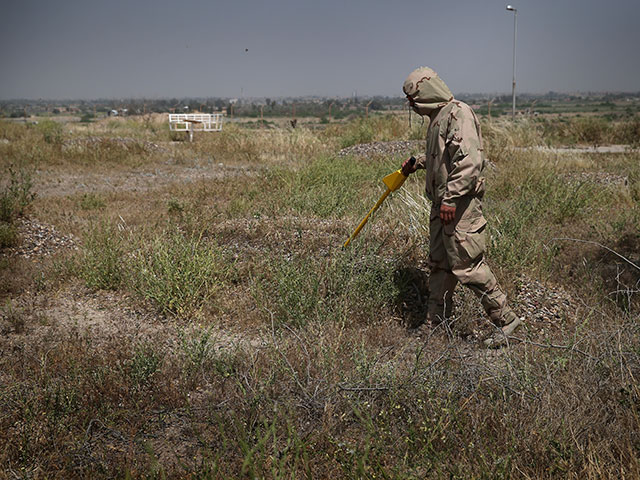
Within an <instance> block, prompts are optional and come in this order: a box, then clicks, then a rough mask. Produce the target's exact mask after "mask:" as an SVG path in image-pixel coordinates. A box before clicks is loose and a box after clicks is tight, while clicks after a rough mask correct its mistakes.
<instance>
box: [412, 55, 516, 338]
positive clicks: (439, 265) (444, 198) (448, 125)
mask: <svg viewBox="0 0 640 480" xmlns="http://www.w3.org/2000/svg"><path fill="white" fill-rule="evenodd" d="M404 91H405V93H406V94H407V95H408V96H411V97H412V99H413V100H414V101H415V105H414V110H416V111H418V112H419V113H423V114H424V113H426V114H428V115H429V116H430V118H431V123H430V125H429V129H428V131H427V145H426V155H425V157H422V158H421V159H419V160H418V165H417V167H418V168H423V169H426V171H427V172H426V173H427V175H426V177H427V180H426V195H427V197H428V198H429V199H430V200H431V202H432V206H431V216H430V235H429V243H430V254H429V260H430V264H431V274H430V278H429V316H430V317H431V318H432V319H434V320H436V319H437V318H438V317H439V318H440V319H441V318H444V317H448V316H450V314H451V307H452V297H453V291H454V289H455V287H456V285H457V283H458V282H460V283H462V284H463V285H465V286H467V287H469V288H470V289H471V290H472V291H473V292H474V293H475V294H476V295H477V296H478V297H479V298H480V301H481V302H482V306H483V307H484V309H485V311H486V312H487V314H488V315H489V317H490V319H491V320H492V322H493V323H494V324H495V325H497V326H500V327H502V326H503V325H506V324H509V323H511V321H512V320H514V319H515V318H516V316H515V314H514V313H513V311H512V310H511V309H510V308H509V306H508V305H507V298H506V295H505V294H504V293H503V292H502V290H500V288H499V287H498V285H497V282H496V278H495V276H494V274H493V273H492V272H491V269H490V268H489V266H488V265H487V264H486V262H485V259H484V253H485V248H486V233H485V229H486V223H487V221H486V219H485V217H484V215H483V213H482V197H483V195H484V189H485V179H484V177H483V176H482V174H483V171H484V168H485V160H484V156H483V152H482V135H481V132H480V124H479V122H478V119H477V117H476V115H475V113H474V112H473V110H471V108H470V107H469V106H468V105H466V104H465V103H463V102H459V101H457V100H455V99H453V96H452V95H451V92H450V91H449V89H448V87H447V86H446V85H445V84H444V82H442V80H441V79H440V78H439V77H438V76H437V74H436V73H435V72H433V71H432V70H430V69H428V68H426V67H423V68H421V69H418V70H416V71H414V72H413V73H412V74H411V75H410V76H409V78H408V79H407V81H406V82H405V86H404ZM442 204H445V205H449V206H455V207H456V214H455V219H454V221H453V222H451V223H449V224H447V225H445V224H444V223H443V222H442V221H441V220H440V216H439V214H440V206H441V205H442Z"/></svg>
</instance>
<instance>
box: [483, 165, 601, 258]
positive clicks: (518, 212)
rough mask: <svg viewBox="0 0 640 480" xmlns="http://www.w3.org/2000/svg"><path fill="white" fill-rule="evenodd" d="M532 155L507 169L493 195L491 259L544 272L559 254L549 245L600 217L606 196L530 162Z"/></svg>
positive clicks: (489, 206)
mask: <svg viewBox="0 0 640 480" xmlns="http://www.w3.org/2000/svg"><path fill="white" fill-rule="evenodd" d="M527 155H532V154H524V153H521V154H519V155H516V156H515V157H513V158H514V160H513V161H512V162H510V163H507V164H505V165H503V168H504V170H505V171H504V172H500V175H499V177H498V178H497V179H496V180H497V181H496V184H495V185H492V186H491V188H490V190H489V196H488V199H487V210H488V212H489V217H490V218H489V232H490V234H491V235H490V237H491V241H490V253H489V256H490V258H492V259H493V260H495V261H496V262H498V264H500V265H501V266H502V267H504V268H521V267H525V266H533V265H537V266H539V267H540V268H541V269H543V270H544V269H545V268H547V267H549V266H550V262H551V260H552V259H553V256H554V254H555V249H554V247H553V245H552V244H550V243H549V241H550V240H551V239H552V238H553V237H554V236H564V234H563V233H562V232H563V231H564V229H565V228H566V226H568V225H580V224H581V222H582V220H583V219H585V218H588V216H589V215H590V214H592V213H594V212H596V211H597V209H598V208H599V204H600V202H601V199H602V198H603V195H604V194H605V193H606V192H605V191H604V190H603V188H602V187H598V186H597V185H595V184H593V183H589V182H587V181H574V182H567V181H566V179H565V178H563V177H562V176H561V175H559V172H558V171H556V170H554V169H553V168H549V167H547V168H543V167H541V165H537V166H536V164H535V163H532V162H528V161H527V160H526V159H525V157H527Z"/></svg>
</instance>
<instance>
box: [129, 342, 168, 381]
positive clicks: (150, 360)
mask: <svg viewBox="0 0 640 480" xmlns="http://www.w3.org/2000/svg"><path fill="white" fill-rule="evenodd" d="M162 359H163V355H162V352H159V351H158V350H156V349H155V348H154V347H153V345H151V344H146V343H144V344H140V345H138V346H137V347H136V349H135V353H134V355H133V358H131V360H130V361H129V362H128V365H127V366H128V372H129V377H130V378H131V382H132V385H133V387H134V388H135V389H141V388H144V387H146V386H149V385H150V384H151V382H152V379H153V376H154V374H155V373H156V372H157V371H158V370H159V369H160V367H161V366H162Z"/></svg>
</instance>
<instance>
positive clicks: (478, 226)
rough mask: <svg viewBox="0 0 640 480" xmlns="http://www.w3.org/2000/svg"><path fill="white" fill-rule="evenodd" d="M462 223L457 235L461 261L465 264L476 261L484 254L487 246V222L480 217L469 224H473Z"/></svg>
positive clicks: (459, 225)
mask: <svg viewBox="0 0 640 480" xmlns="http://www.w3.org/2000/svg"><path fill="white" fill-rule="evenodd" d="M462 223H463V222H460V223H459V224H458V228H457V229H456V233H455V237H456V244H457V246H458V252H459V256H460V260H462V261H463V262H464V261H469V260H475V259H477V258H479V257H481V256H482V255H483V254H484V252H485V249H486V246H487V240H486V232H485V227H486V224H487V221H486V220H485V219H484V218H483V217H480V218H479V219H475V221H474V222H469V223H471V224H469V223H466V222H465V224H462Z"/></svg>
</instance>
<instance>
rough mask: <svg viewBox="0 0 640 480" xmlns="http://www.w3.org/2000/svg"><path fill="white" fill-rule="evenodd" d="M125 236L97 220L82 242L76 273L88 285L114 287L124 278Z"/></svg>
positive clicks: (109, 224) (113, 226)
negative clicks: (96, 223) (78, 272)
mask: <svg viewBox="0 0 640 480" xmlns="http://www.w3.org/2000/svg"><path fill="white" fill-rule="evenodd" d="M124 246H125V239H124V237H123V235H122V233H121V232H120V231H119V230H118V228H117V226H116V225H114V224H112V223H107V222H101V223H99V224H98V225H95V226H93V227H92V228H91V229H90V230H89V232H88V234H87V238H86V239H85V242H84V251H83V254H82V257H81V260H80V274H81V276H82V278H83V279H84V281H85V283H86V284H87V286H88V287H89V288H95V289H106V290H116V289H118V288H120V286H122V285H123V283H124V280H125V248H124Z"/></svg>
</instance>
